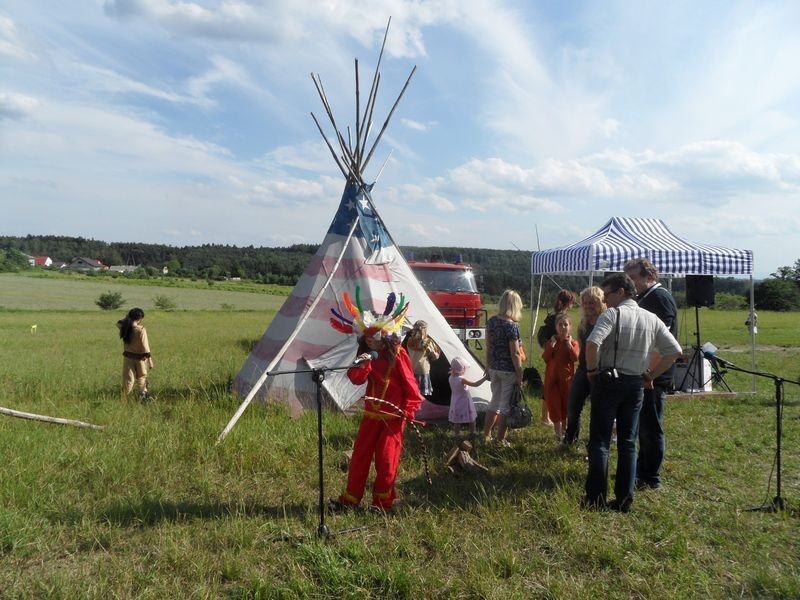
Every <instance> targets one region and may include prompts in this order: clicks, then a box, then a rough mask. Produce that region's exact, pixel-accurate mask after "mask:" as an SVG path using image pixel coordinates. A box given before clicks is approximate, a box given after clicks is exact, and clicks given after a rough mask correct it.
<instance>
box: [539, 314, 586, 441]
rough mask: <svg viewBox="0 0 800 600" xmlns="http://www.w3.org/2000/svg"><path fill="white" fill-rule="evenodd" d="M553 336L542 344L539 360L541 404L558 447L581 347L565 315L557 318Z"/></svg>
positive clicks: (562, 434)
mask: <svg viewBox="0 0 800 600" xmlns="http://www.w3.org/2000/svg"><path fill="white" fill-rule="evenodd" d="M555 325H556V334H555V335H554V336H553V337H551V338H550V339H549V340H548V341H547V342H546V343H545V345H544V352H542V358H543V359H544V362H545V364H546V367H545V372H544V402H545V404H546V405H547V413H548V415H549V417H550V420H551V421H552V422H553V425H554V428H555V434H556V440H557V441H558V443H559V444H560V443H561V441H562V437H563V436H564V433H565V432H566V431H567V399H568V398H569V385H570V383H572V377H573V375H575V361H576V360H578V354H579V353H580V344H579V343H578V341H577V340H575V339H573V337H572V330H571V327H570V322H569V317H568V316H567V314H566V313H559V314H558V316H556V323H555Z"/></svg>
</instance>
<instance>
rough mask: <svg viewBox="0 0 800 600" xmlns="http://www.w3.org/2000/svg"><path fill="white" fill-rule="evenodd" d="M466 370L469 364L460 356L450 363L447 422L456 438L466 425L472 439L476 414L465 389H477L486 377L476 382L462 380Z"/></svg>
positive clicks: (470, 396)
mask: <svg viewBox="0 0 800 600" xmlns="http://www.w3.org/2000/svg"><path fill="white" fill-rule="evenodd" d="M467 369H469V364H468V363H467V361H466V360H464V359H463V358H461V357H460V356H456V357H455V358H454V359H453V360H452V361H450V380H449V383H450V410H449V411H448V415H447V420H448V421H450V424H451V425H452V426H453V433H454V434H455V435H456V436H458V435H460V434H461V426H462V425H467V426H468V427H469V434H470V437H474V436H475V418H476V417H477V416H478V413H477V412H476V411H475V403H474V402H473V400H472V395H471V394H470V393H469V390H468V389H467V388H468V387H478V386H479V385H480V384H482V383H483V382H484V381H486V377H485V376H484V377H482V378H481V379H479V380H478V381H469V380H468V379H464V374H465V373H466V372H467Z"/></svg>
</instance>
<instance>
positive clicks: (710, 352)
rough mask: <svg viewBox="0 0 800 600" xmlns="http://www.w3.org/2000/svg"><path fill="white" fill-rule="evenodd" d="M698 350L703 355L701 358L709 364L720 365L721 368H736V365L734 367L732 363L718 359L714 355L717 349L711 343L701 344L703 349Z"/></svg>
mask: <svg viewBox="0 0 800 600" xmlns="http://www.w3.org/2000/svg"><path fill="white" fill-rule="evenodd" d="M700 350H701V351H702V353H703V358H706V359H708V360H709V361H711V362H715V363H717V364H720V365H722V366H723V367H732V368H735V367H736V365H734V364H733V363H732V362H728V361H727V360H725V359H724V358H720V357H719V356H717V355H716V352H717V347H716V346H715V345H714V344H712V343H711V342H706V343H705V344H703V347H702V348H700Z"/></svg>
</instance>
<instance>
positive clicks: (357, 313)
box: [342, 292, 361, 318]
mask: <svg viewBox="0 0 800 600" xmlns="http://www.w3.org/2000/svg"><path fill="white" fill-rule="evenodd" d="M342 300H344V305H345V306H346V307H347V310H349V311H350V314H351V315H353V316H354V317H356V318H358V317H360V316H361V311H360V310H358V308H356V306H355V304H353V301H352V300H351V299H350V294H348V293H347V292H345V293H344V294H342Z"/></svg>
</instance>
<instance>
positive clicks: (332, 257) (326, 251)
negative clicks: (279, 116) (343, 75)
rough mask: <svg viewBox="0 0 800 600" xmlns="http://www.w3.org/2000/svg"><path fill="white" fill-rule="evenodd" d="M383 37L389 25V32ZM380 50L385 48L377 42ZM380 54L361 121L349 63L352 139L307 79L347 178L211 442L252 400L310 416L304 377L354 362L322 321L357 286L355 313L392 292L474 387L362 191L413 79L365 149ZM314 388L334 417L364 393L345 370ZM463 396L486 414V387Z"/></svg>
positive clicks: (424, 413) (442, 411)
mask: <svg viewBox="0 0 800 600" xmlns="http://www.w3.org/2000/svg"><path fill="white" fill-rule="evenodd" d="M388 29H389V28H388V25H387V29H386V31H387V33H388ZM383 44H384V46H385V44H386V37H385V36H384V41H383ZM382 56H383V47H382V48H381V53H380V55H379V57H378V67H376V70H375V75H374V77H373V82H372V87H371V89H370V93H369V96H368V98H367V102H366V104H365V105H364V110H363V117H362V116H360V115H361V114H362V113H361V106H360V102H359V92H358V60H356V62H355V70H356V107H357V109H356V125H355V136H354V139H351V136H350V130H349V128H348V133H347V138H345V137H344V136H343V135H342V134H341V132H340V131H339V130H338V129H337V127H336V122H335V120H334V117H333V114H332V112H331V109H330V105H329V104H328V101H327V98H326V96H325V92H324V90H323V88H322V82H321V81H320V79H319V76H315V75H313V74H312V79H313V80H314V84H315V86H316V88H317V91H318V93H319V96H320V98H321V100H322V103H323V106H324V108H325V111H326V113H327V116H328V118H329V120H330V122H331V124H332V126H333V128H334V131H335V134H336V135H335V139H336V141H337V143H338V146H339V153H337V152H336V151H335V150H334V147H333V145H332V144H331V143H330V142H329V140H328V138H327V137H326V135H325V133H324V131H323V129H322V127H321V126H320V124H319V121H318V120H317V118H316V117H315V116H314V114H313V113H312V115H311V116H312V118H313V119H314V122H315V123H316V125H317V128H318V129H319V131H320V133H321V134H322V136H323V139H324V140H325V142H326V144H327V145H328V148H329V149H330V151H331V154H332V156H333V158H334V160H335V162H336V164H337V165H338V167H339V169H340V170H341V172H342V175H343V176H344V177H345V180H346V183H345V188H344V193H343V194H342V198H341V201H340V202H339V207H338V209H337V210H336V213H335V215H334V217H333V221H332V222H331V225H330V227H329V228H328V232H327V235H326V236H325V239H324V240H323V242H322V245H321V246H320V248H319V250H318V251H317V253H316V255H315V256H314V258H313V259H312V260H311V262H310V263H309V264H308V266H307V267H306V269H305V271H304V272H303V275H302V276H301V278H300V280H299V281H298V282H297V285H296V286H295V287H294V289H293V290H292V293H291V295H290V296H289V298H288V299H287V300H286V302H284V304H283V306H282V307H281V309H280V311H278V314H277V315H275V317H274V318H273V320H272V322H271V323H270V324H269V326H268V327H267V330H266V331H265V332H264V335H263V336H262V338H261V340H260V341H259V342H258V344H256V346H255V347H254V348H253V350H252V352H251V353H250V355H249V356H248V358H247V360H246V362H245V363H244V365H243V366H242V368H241V370H240V371H239V373H238V375H237V376H236V379H235V381H234V389H235V390H236V392H237V393H239V394H240V395H242V396H244V400H243V401H242V403H241V404H240V406H239V409H238V410H237V412H236V414H235V415H234V416H233V418H232V419H231V420H230V422H229V423H228V425H227V426H226V427H225V429H224V430H223V431H222V433H221V434H220V436H219V439H218V441H221V440H222V439H224V438H225V437H226V436H227V434H228V433H229V432H230V430H231V429H232V428H233V426H234V425H235V423H236V421H237V420H238V418H239V417H240V416H241V414H242V413H243V412H244V410H245V409H246V408H247V406H248V405H249V404H250V402H251V401H252V400H253V399H255V398H260V399H263V400H266V401H268V402H283V403H286V404H288V405H289V406H290V408H291V409H292V412H293V413H298V412H300V411H302V410H304V409H315V408H316V384H315V383H314V381H312V378H311V374H310V373H309V371H310V370H312V369H329V368H336V367H344V366H346V365H348V364H350V363H352V361H353V359H354V358H355V355H356V349H357V341H356V338H355V336H353V335H345V334H343V333H341V332H339V331H336V330H335V329H333V328H332V327H331V325H330V318H331V315H332V312H331V309H334V310H335V311H336V312H338V313H339V314H347V309H346V307H345V306H343V305H342V298H343V296H344V293H345V292H347V293H348V294H349V295H351V296H352V295H353V294H354V292H355V290H356V288H357V287H358V288H359V289H360V300H361V303H362V305H363V306H364V307H365V308H370V309H372V310H374V311H376V312H378V313H381V312H383V311H384V309H385V307H386V302H387V297H389V295H390V294H391V293H394V294H395V297H397V298H400V297H401V295H402V296H404V297H405V301H406V303H407V304H408V312H407V314H406V324H407V326H408V327H409V328H410V326H411V324H412V323H414V322H415V321H417V320H420V319H422V320H424V321H426V322H427V323H428V334H429V335H430V336H431V337H432V338H433V339H434V340H435V341H436V342H437V343H438V344H439V346H440V348H441V350H442V355H443V356H444V359H445V360H446V361H447V363H449V362H450V360H452V359H453V358H455V357H456V356H460V357H462V358H464V359H465V360H466V361H467V363H468V364H469V366H470V370H469V371H467V377H468V378H471V379H473V380H477V379H480V378H481V377H482V375H483V372H484V367H483V366H482V365H481V364H480V363H479V362H478V361H477V360H476V359H475V357H474V356H472V354H471V353H470V352H469V350H468V349H467V348H466V347H465V346H464V344H463V342H462V341H461V340H460V339H459V338H458V336H457V335H456V334H455V332H454V331H453V330H452V329H451V328H450V326H449V325H448V323H447V321H445V319H444V317H442V315H441V313H440V312H439V311H438V309H437V308H436V306H434V304H433V302H432V301H431V300H430V298H429V297H428V295H427V294H426V292H425V290H424V289H423V288H422V286H421V285H420V284H419V282H418V281H417V279H416V277H415V276H414V273H413V272H412V271H411V268H410V267H409V266H408V263H407V262H406V260H405V258H403V255H402V254H401V253H400V251H399V250H398V249H397V246H396V244H395V242H394V240H393V239H392V237H391V235H390V234H389V231H388V229H387V228H386V224H385V223H384V222H383V220H382V219H381V217H380V215H379V214H378V211H377V210H376V208H375V204H374V202H373V199H372V188H373V185H374V183H371V184H367V183H365V178H364V176H363V173H364V170H365V169H366V167H367V165H368V164H369V162H370V159H371V158H372V156H373V153H374V151H375V148H376V146H377V144H378V142H379V141H380V139H381V137H382V135H383V133H384V131H385V130H386V127H387V125H388V124H389V120H390V119H391V117H392V115H393V113H394V111H395V109H396V108H397V105H398V103H399V102H400V99H401V98H402V96H403V93H404V92H405V90H406V88H407V87H408V84H409V82H410V81H411V77H412V76H413V75H414V71H415V70H416V67H414V69H413V70H412V71H411V74H410V75H409V76H408V79H407V80H406V83H405V85H404V86H403V89H402V90H401V92H400V94H399V95H398V97H397V100H396V101H395V103H394V105H393V106H392V108H391V110H390V111H389V114H388V116H387V117H386V120H385V122H384V124H383V127H382V128H381V130H380V132H379V133H378V135H377V136H376V138H375V140H374V141H372V142H371V147H370V149H369V151H367V146H368V142H370V140H369V137H370V130H371V123H372V111H373V109H374V106H375V98H376V95H377V94H376V91H377V82H378V81H379V70H378V69H379V67H380V61H381V57H382ZM292 371H302V372H299V373H292ZM322 386H323V389H324V392H325V399H326V401H327V402H328V403H329V404H330V405H332V406H335V407H338V408H339V409H342V410H346V409H348V408H349V407H351V406H352V405H353V404H355V402H356V401H357V400H358V399H359V398H360V397H361V396H362V395H363V389H362V388H359V387H356V386H354V385H353V384H351V383H350V382H349V380H347V377H346V375H345V373H344V371H343V370H337V371H333V370H332V371H326V372H325V377H324V380H323V382H322ZM471 394H472V396H473V398H474V400H475V402H476V404H477V405H478V406H482V405H484V406H485V405H486V404H487V403H488V401H489V399H490V396H491V390H490V386H489V384H487V383H484V384H483V385H481V386H479V387H476V388H471ZM447 410H448V407H447V406H442V405H433V404H431V403H428V402H426V403H424V404H423V407H422V408H421V409H420V412H418V416H419V418H423V419H426V418H427V419H430V418H446V417H447Z"/></svg>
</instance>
